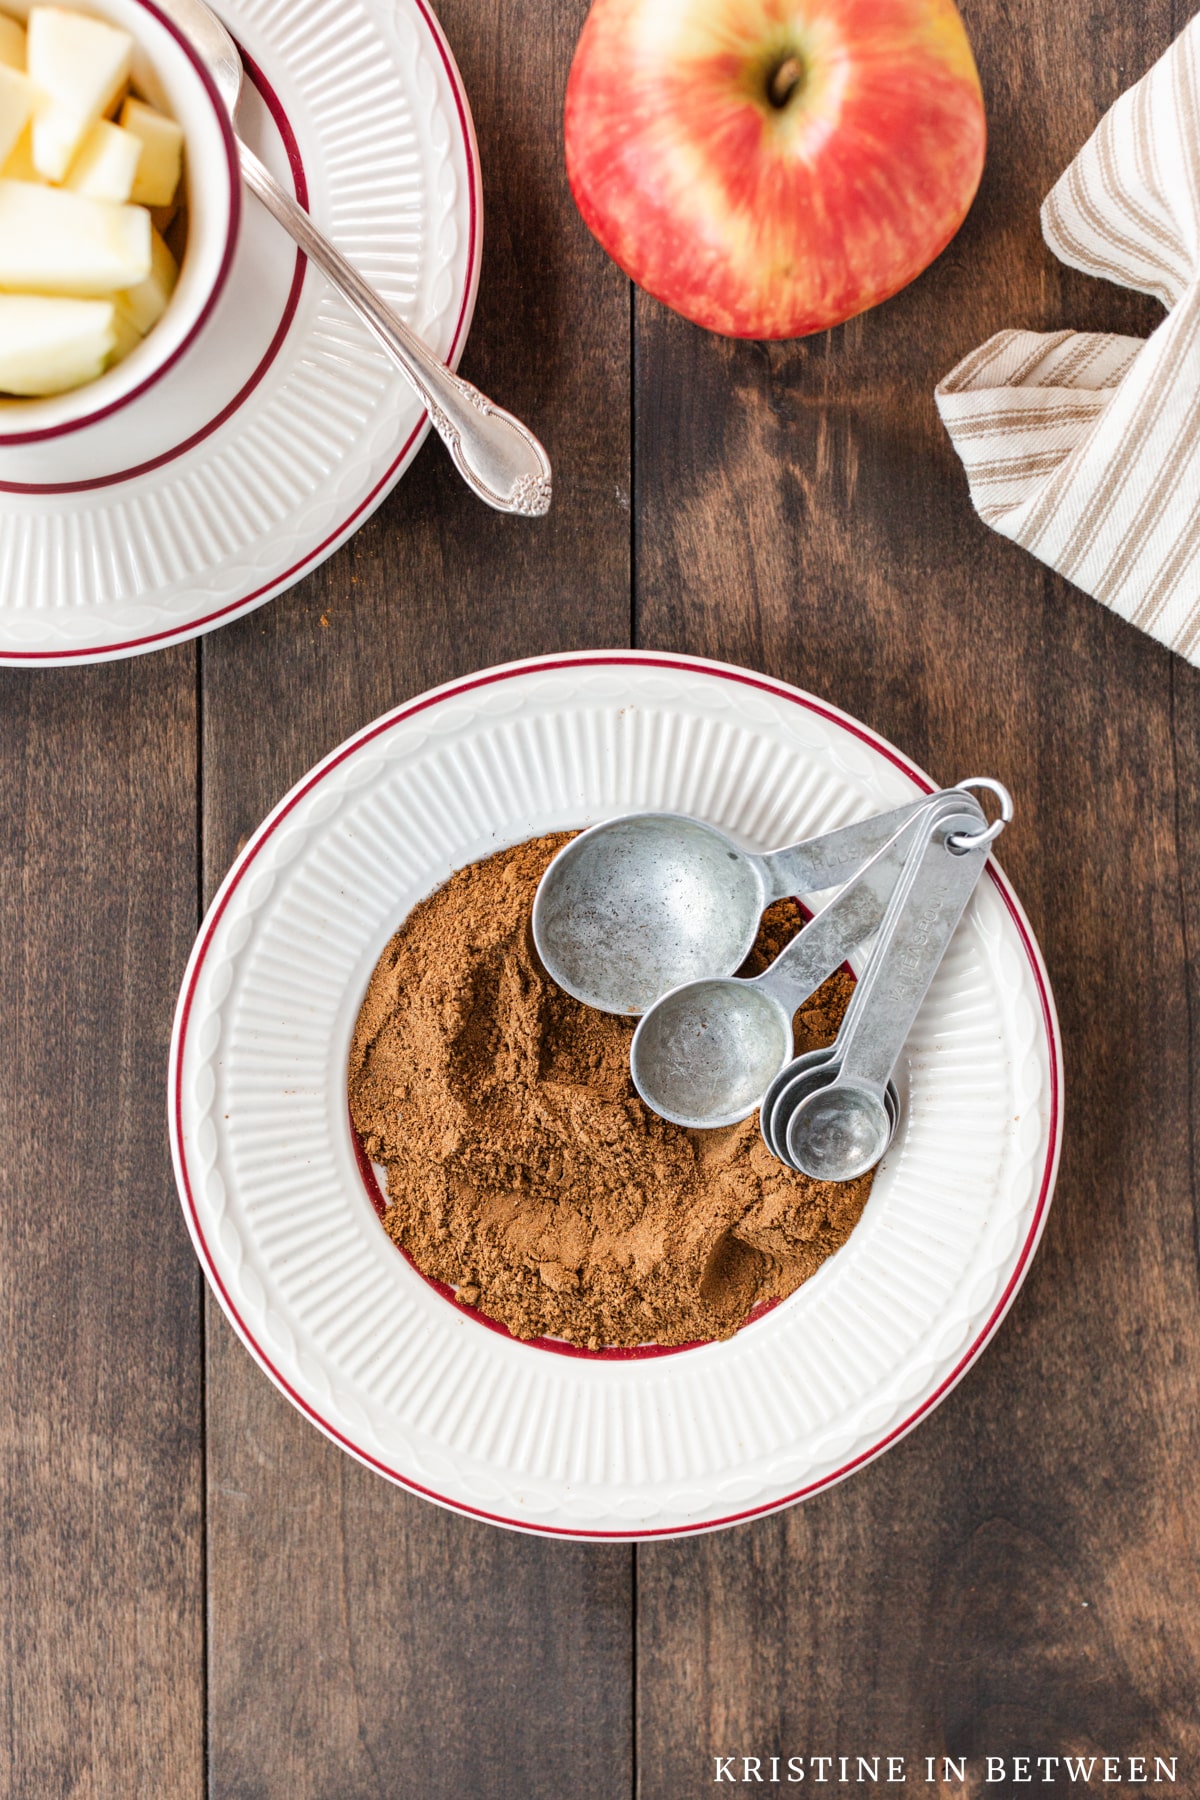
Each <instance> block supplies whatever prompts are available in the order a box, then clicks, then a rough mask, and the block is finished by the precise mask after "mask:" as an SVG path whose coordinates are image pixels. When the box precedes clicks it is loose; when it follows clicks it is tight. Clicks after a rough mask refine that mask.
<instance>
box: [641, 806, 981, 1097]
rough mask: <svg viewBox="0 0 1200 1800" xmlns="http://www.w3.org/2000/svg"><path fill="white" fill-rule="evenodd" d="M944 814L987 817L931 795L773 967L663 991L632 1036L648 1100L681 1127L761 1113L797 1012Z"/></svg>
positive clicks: (968, 819) (873, 926)
mask: <svg viewBox="0 0 1200 1800" xmlns="http://www.w3.org/2000/svg"><path fill="white" fill-rule="evenodd" d="M942 819H949V820H953V821H955V829H957V830H966V831H975V830H978V829H981V828H983V827H984V826H986V823H987V821H986V820H985V819H984V816H983V813H982V811H981V809H980V807H979V806H978V804H977V803H976V802H975V801H974V800H973V799H971V797H970V796H969V795H967V794H963V793H960V792H958V791H956V790H954V789H950V790H948V791H946V792H943V793H940V794H934V795H932V796H928V797H927V798H926V799H925V800H924V802H922V803H921V805H920V806H919V807H918V808H917V809H916V810H915V811H914V813H913V814H912V816H910V818H909V819H908V820H906V821H905V822H903V823H902V824H901V826H900V829H899V830H898V831H897V832H895V833H894V834H893V836H892V837H891V838H890V839H889V840H888V842H887V843H885V844H884V846H883V848H882V849H880V850H879V851H877V852H876V854H875V855H874V856H873V857H872V858H871V860H870V861H869V862H868V863H867V865H866V867H865V868H864V869H863V871H862V873H861V874H860V875H859V876H858V878H857V879H856V880H855V881H852V882H851V883H850V884H849V885H848V886H847V887H845V888H843V889H842V891H841V892H840V893H839V894H838V895H837V897H836V898H835V899H833V900H831V901H830V902H829V905H828V906H826V907H825V908H824V909H823V910H822V911H821V912H819V913H818V914H817V915H816V917H815V918H814V919H811V920H810V921H809V923H808V924H807V925H806V926H805V927H804V929H803V931H801V932H800V933H799V934H798V936H796V937H795V938H793V939H792V942H791V943H790V944H789V945H788V946H787V948H786V949H785V950H784V951H782V952H781V954H780V955H779V956H777V957H776V958H775V961H774V962H773V963H772V964H771V966H770V968H769V969H765V970H764V971H763V973H762V974H761V975H756V976H754V977H753V978H752V979H750V980H740V979H739V978H738V977H737V976H734V975H727V976H715V977H714V976H709V977H706V978H703V979H701V980H698V981H689V982H686V983H684V984H683V985H682V986H681V987H677V988H673V989H672V990H671V991H670V992H669V993H666V994H664V995H663V996H662V997H661V998H660V999H659V1000H657V1001H656V1002H655V1004H654V1005H653V1006H652V1007H651V1008H650V1009H649V1011H648V1012H647V1013H646V1014H645V1015H644V1016H643V1018H642V1020H641V1023H640V1024H639V1025H638V1028H637V1030H636V1031H635V1032H634V1034H633V1042H632V1044H631V1045H630V1049H629V1066H630V1071H631V1073H632V1075H633V1082H634V1086H635V1087H636V1088H637V1091H638V1093H639V1094H640V1095H641V1097H642V1099H643V1100H644V1101H645V1102H646V1104H647V1106H649V1107H650V1108H652V1110H653V1111H654V1112H656V1113H658V1114H659V1115H660V1116H661V1117H662V1118H664V1119H671V1120H673V1121H674V1123H675V1124H677V1125H692V1126H701V1127H705V1128H712V1127H715V1126H718V1125H733V1124H735V1123H736V1122H737V1121H738V1120H739V1119H744V1118H746V1117H747V1116H748V1114H750V1113H752V1112H753V1111H754V1108H755V1107H756V1106H757V1105H758V1103H759V1101H760V1100H761V1099H762V1096H763V1094H764V1093H765V1092H766V1090H767V1088H768V1087H769V1086H770V1084H771V1082H772V1081H773V1080H774V1078H775V1077H776V1075H778V1073H779V1071H780V1070H781V1069H782V1068H783V1067H784V1066H785V1064H786V1063H787V1062H788V1061H789V1060H790V1059H791V1056H792V1052H793V1049H794V1041H793V1037H792V1019H793V1017H794V1015H795V1013H796V1010H797V1008H798V1007H799V1006H800V1005H801V1003H802V1002H803V1001H804V1000H806V999H807V998H808V996H809V995H810V994H812V993H814V992H815V990H816V989H817V988H818V987H820V985H821V983H822V982H823V981H824V980H826V978H827V977H828V976H830V975H832V974H833V971H834V970H835V969H836V968H838V967H839V966H840V964H841V963H842V962H844V961H845V958H846V955H847V953H848V952H849V951H850V950H853V949H854V948H855V946H856V945H858V944H861V943H862V942H863V941H864V940H865V939H866V938H868V937H870V936H872V935H873V934H874V933H875V932H876V931H878V930H879V927H880V925H881V924H882V922H883V920H884V918H885V916H886V915H887V912H888V908H889V903H890V901H891V899H892V895H893V892H894V890H895V887H896V883H897V881H898V880H899V878H900V874H901V871H902V869H903V868H904V864H905V859H906V857H907V856H908V854H909V850H910V845H911V843H912V841H913V838H914V834H916V835H922V834H925V833H927V832H929V831H932V830H934V829H936V826H937V824H938V822H939V821H940V820H942Z"/></svg>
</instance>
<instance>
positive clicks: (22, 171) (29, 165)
mask: <svg viewBox="0 0 1200 1800" xmlns="http://www.w3.org/2000/svg"><path fill="white" fill-rule="evenodd" d="M0 179H2V180H4V181H40V180H41V176H40V175H39V174H38V172H37V170H36V169H35V168H34V166H33V128H32V126H30V125H27V126H26V127H25V129H24V131H23V132H22V133H21V135H20V137H19V138H18V139H17V141H16V143H15V144H14V145H13V147H12V149H11V150H10V151H9V153H8V157H7V159H6V160H5V161H4V162H2V163H0Z"/></svg>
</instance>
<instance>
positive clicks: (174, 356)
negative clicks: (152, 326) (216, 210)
mask: <svg viewBox="0 0 1200 1800" xmlns="http://www.w3.org/2000/svg"><path fill="white" fill-rule="evenodd" d="M136 3H137V5H139V6H140V7H141V8H142V10H143V11H144V12H148V13H149V14H150V16H151V18H153V19H156V20H157V21H158V23H159V24H160V25H161V26H162V28H163V30H164V31H166V32H167V34H168V35H169V36H170V37H173V38H174V39H175V42H176V43H177V44H178V45H179V48H180V49H181V50H182V51H183V53H184V55H185V56H186V57H187V59H188V61H189V62H190V63H191V65H192V67H193V69H194V70H195V71H196V74H197V75H198V76H199V77H200V83H201V86H202V87H203V88H204V91H205V93H206V94H207V96H208V102H209V105H210V106H211V107H212V109H213V112H214V113H215V114H216V119H217V128H218V130H219V131H220V133H221V141H222V144H223V146H224V150H225V169H226V174H227V175H228V178H229V222H228V225H227V226H226V231H225V246H224V249H223V250H222V252H221V262H220V266H219V268H218V269H217V275H216V280H215V281H214V282H213V285H212V287H211V288H210V289H209V292H208V296H207V298H206V299H205V302H204V305H203V306H202V307H201V308H200V311H199V313H198V314H197V316H196V318H195V319H194V320H193V321H192V324H191V328H190V329H189V330H188V332H187V334H186V335H185V336H184V337H183V339H182V340H181V341H180V342H179V343H178V344H176V346H175V348H174V350H172V352H171V354H170V356H168V357H166V358H164V360H163V361H162V362H161V363H159V364H158V365H157V366H156V367H155V368H153V369H151V371H150V373H149V374H148V375H147V376H146V377H145V379H144V380H142V381H140V382H139V383H138V384H137V386H136V387H132V388H130V390H129V392H128V393H127V394H122V395H121V396H120V397H119V398H118V399H116V400H110V401H109V402H108V403H107V405H104V406H97V407H93V409H92V411H91V412H88V413H83V414H82V415H81V416H80V417H79V418H77V419H69V420H67V421H65V422H64V423H63V424H61V425H44V426H43V427H42V429H41V430H40V431H36V430H35V431H12V432H9V431H6V430H4V428H3V426H2V425H0V447H3V448H7V447H8V446H9V445H15V444H39V443H44V442H46V440H47V439H49V438H59V437H66V436H67V435H68V433H70V432H72V431H82V430H83V428H84V427H85V426H87V425H95V424H96V423H97V422H98V421H99V420H100V419H107V418H110V417H111V416H112V414H113V413H116V412H120V410H121V408H122V407H124V406H128V405H129V403H130V401H131V400H137V399H139V398H140V396H141V395H142V394H144V393H145V392H146V391H147V389H148V388H152V387H153V386H154V384H155V382H157V381H161V379H162V377H163V376H164V375H165V374H166V373H167V370H168V369H173V368H174V367H175V364H176V363H177V362H178V361H179V359H180V357H181V356H182V355H183V354H184V352H185V351H186V350H188V349H189V348H190V347H191V345H192V344H194V343H195V341H196V335H197V333H198V332H199V331H201V330H202V329H203V327H204V326H205V325H206V324H207V322H208V320H209V318H210V317H211V316H212V310H213V307H214V306H215V305H216V304H217V301H218V299H219V298H220V295H221V290H222V288H223V287H224V286H225V283H226V281H227V280H228V279H229V271H230V269H231V268H232V267H233V253H234V250H235V249H236V247H237V237H238V227H239V225H240V223H241V217H242V175H241V169H240V167H239V164H238V153H237V143H236V141H235V139H234V135H233V126H232V124H231V122H230V119H229V114H228V113H227V112H226V111H225V108H224V106H223V105H222V102H221V96H220V94H219V93H218V92H217V88H216V83H215V82H214V81H213V78H212V76H211V75H210V74H209V72H208V70H207V69H206V68H205V66H204V64H203V63H202V62H201V60H200V57H199V56H198V55H197V53H196V51H195V50H194V49H193V47H192V43H191V40H190V39H189V38H187V37H185V36H184V34H183V32H182V31H180V29H179V27H178V25H176V24H175V23H174V22H173V21H172V20H171V19H169V18H168V17H167V15H166V13H164V12H162V11H161V10H160V9H159V8H158V7H157V6H156V5H155V4H154V0H136ZM103 379H104V378H103V376H101V377H100V378H99V380H98V381H97V383H96V385H97V387H99V386H100V385H101V384H102V382H103Z"/></svg>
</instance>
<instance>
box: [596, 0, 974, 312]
mask: <svg viewBox="0 0 1200 1800" xmlns="http://www.w3.org/2000/svg"><path fill="white" fill-rule="evenodd" d="M565 130H566V151H567V173H568V176H569V178H570V182H571V188H572V191H573V193H574V195H575V200H576V203H577V204H578V206H579V210H580V212H581V213H582V214H583V217H584V220H585V222H586V223H587V225H588V226H589V228H590V229H591V231H592V232H593V233H594V234H595V236H596V237H597V238H598V239H599V241H600V243H601V244H602V245H603V246H604V248H605V249H606V250H607V251H608V253H609V255H610V256H611V257H612V258H613V259H614V260H615V261H616V262H618V263H619V264H620V266H621V267H622V268H623V269H624V270H625V271H626V273H627V274H629V275H631V276H632V277H633V279H634V281H636V282H637V283H638V285H639V287H643V288H645V289H646V291H647V292H648V293H651V294H653V295H655V296H656V298H657V299H659V300H662V301H664V302H665V303H666V305H668V306H671V307H674V309H675V310H676V312H681V313H682V314H683V315H684V317H685V318H688V319H694V320H695V321H696V323H697V324H698V325H705V326H707V327H708V328H709V330H711V331H720V332H724V333H725V334H726V335H727V336H729V337H748V338H786V337H801V336H803V335H804V334H805V333H806V332H810V331H824V330H825V329H826V328H827V327H828V326H830V325H837V324H840V323H841V321H842V320H843V319H848V318H851V317H852V316H853V315H854V314H855V313H860V312H863V311H865V309H866V308H867V307H868V306H875V305H877V304H878V303H879V301H881V300H886V299H887V298H888V296H889V295H890V294H894V293H896V292H897V290H898V289H900V288H902V287H904V286H905V284H906V283H907V282H910V281H911V280H912V279H913V277H914V276H916V275H919V274H920V272H921V270H922V269H924V268H925V267H926V266H927V265H928V264H929V263H931V262H932V261H933V259H934V257H935V256H937V255H938V253H939V251H941V250H943V249H944V248H945V246H946V245H947V244H948V243H949V241H950V239H951V238H952V237H953V236H954V233H955V232H956V231H957V230H958V227H959V226H960V225H961V223H962V221H963V218H964V216H965V215H966V211H967V208H968V207H969V206H970V204H971V201H972V199H973V197H974V194H975V190H976V188H977V187H978V185H979V177H980V173H981V171H982V169H983V153H984V140H985V123H984V112H983V96H982V94H981V92H980V87H979V76H978V74H977V72H976V69H975V61H974V58H973V57H972V55H971V46H970V44H969V43H968V42H967V34H966V32H965V30H964V29H963V23H962V20H961V19H960V18H959V15H958V13H957V11H956V10H955V8H954V6H953V4H952V0H595V4H594V5H593V7H592V10H591V12H590V13H589V14H588V18H587V21H586V23H585V25H584V28H583V32H582V35H581V36H580V39H579V45H578V48H577V50H576V52H575V60H574V63H573V64H572V67H571V75H570V80H569V81H568V83H567V100H566V117H565Z"/></svg>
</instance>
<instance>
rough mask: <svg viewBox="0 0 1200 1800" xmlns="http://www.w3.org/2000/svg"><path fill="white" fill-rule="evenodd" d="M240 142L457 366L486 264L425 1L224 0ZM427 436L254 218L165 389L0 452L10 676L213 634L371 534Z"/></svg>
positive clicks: (326, 298)
mask: <svg viewBox="0 0 1200 1800" xmlns="http://www.w3.org/2000/svg"><path fill="white" fill-rule="evenodd" d="M220 11H221V13H222V16H223V17H224V19H225V21H226V23H227V24H228V25H229V27H230V29H231V30H232V31H233V32H234V34H235V36H236V37H237V38H238V40H239V42H240V44H241V45H242V47H243V50H244V52H245V56H246V62H247V74H248V80H247V83H246V97H245V101H244V104H243V110H242V115H241V124H242V127H243V130H244V133H245V136H246V137H247V138H248V140H249V141H250V143H251V144H252V145H253V147H254V148H255V149H257V150H258V152H259V154H260V155H261V156H263V158H264V159H265V160H266V161H267V162H268V163H269V164H270V165H271V167H272V168H273V169H274V172H275V173H276V174H277V175H278V176H279V177H280V178H281V179H282V180H283V181H285V182H290V184H291V186H292V189H293V191H295V192H297V193H298V194H299V195H300V197H301V198H302V199H304V200H305V202H306V204H308V205H309V206H310V208H311V210H312V212H313V213H314V215H315V216H316V218H317V219H318V221H319V222H320V223H321V224H322V225H323V226H324V228H325V229H326V230H327V231H328V232H329V235H330V236H331V237H332V238H333V239H334V241H335V242H336V243H337V244H338V246H339V248H340V249H342V250H343V251H344V252H345V253H346V254H347V255H348V256H349V257H350V259H351V260H352V261H353V262H355V263H356V264H357V265H358V267H359V268H361V269H362V270H363V271H364V273H365V274H366V275H367V276H368V277H369V278H370V279H371V280H372V281H373V282H374V283H375V285H376V286H377V287H378V288H379V289H380V290H381V291H382V292H383V293H384V294H385V295H386V296H387V298H388V299H389V300H390V301H391V302H392V303H393V305H395V306H396V307H397V309H398V310H399V311H400V312H401V313H402V314H403V315H404V317H405V318H406V319H407V320H408V321H409V323H410V324H411V325H413V326H414V328H415V329H416V330H417V331H418V332H419V333H420V335H421V336H422V337H423V338H424V339H425V341H426V342H427V343H428V344H430V345H431V346H432V347H433V348H434V349H435V350H436V351H437V352H438V354H439V355H440V356H442V357H443V358H445V359H446V360H448V361H449V362H451V363H452V364H457V361H458V358H459V356H460V354H461V352H462V347H463V344H464V341H465V339H466V334H467V330H468V327H469V325H470V321H471V313H472V310H473V307H474V303H475V290H476V285H477V282H478V277H479V258H480V249H481V214H480V189H479V160H478V153H477V150H476V145H475V135H474V130H473V127H472V124H471V117H470V112H469V110H468V107H467V101H466V95H465V93H464V92H463V87H462V81H461V78H460V76H459V74H458V71H457V69H456V68H455V65H454V61H453V58H452V57H451V54H450V51H449V49H448V48H447V46H446V42H445V39H444V38H443V36H442V33H441V31H440V29H439V27H438V24H437V21H436V20H435V18H434V16H433V14H432V12H431V10H430V8H429V6H428V5H427V3H426V0H339V4H338V6H337V7H336V8H334V9H332V10H331V9H330V7H329V6H327V5H326V4H325V3H324V0H289V4H288V6H287V7H285V8H280V7H278V6H276V5H275V4H274V3H273V0H222V4H221V6H220ZM427 430H428V420H427V418H426V417H425V414H424V412H423V410H422V408H421V406H420V403H419V402H418V401H417V400H416V398H415V396H414V395H413V393H412V390H411V389H410V388H409V386H408V384H407V383H406V382H405V380H404V378H403V377H402V376H401V375H400V374H399V372H398V371H397V370H395V369H394V368H393V367H392V365H391V364H389V363H388V362H387V360H386V359H385V358H384V356H383V355H382V353H381V352H380V351H378V350H377V349H376V347H375V346H374V344H373V341H372V339H371V338H370V336H369V334H368V333H367V331H366V330H365V328H364V327H363V326H361V325H360V324H359V323H358V322H357V320H356V319H354V317H353V315H352V314H351V313H350V311H349V309H348V308H347V307H346V306H345V304H344V303H343V302H342V301H341V300H339V299H338V297H337V296H336V295H335V294H334V293H333V292H332V290H331V289H330V288H329V287H328V286H327V285H326V283H325V282H323V281H322V280H320V279H319V278H318V277H317V275H316V274H315V273H314V272H312V271H308V272H307V274H306V272H305V269H304V264H303V259H302V258H301V257H299V255H298V254H297V252H296V250H295V248H294V246H293V245H292V243H291V240H290V239H289V238H287V237H286V236H285V234H284V233H283V231H282V230H281V229H280V227H279V226H278V225H276V224H275V222H274V221H273V220H272V219H270V218H269V217H268V215H267V214H266V213H265V212H264V211H263V209H262V208H261V207H260V206H258V205H257V203H256V202H255V201H253V200H250V199H246V201H245V202H244V205H243V209H242V228H241V235H240V239H239V243H238V249H237V254H236V258H235V262H234V266H233V269H232V271H231V274H230V277H229V280H228V282H227V283H226V286H225V290H224V292H223V293H222V295H221V298H220V300H219V301H218V304H217V307H216V310H215V311H214V314H213V317H212V318H211V319H210V320H209V322H208V324H207V325H206V327H205V329H204V331H203V332H202V333H201V335H200V337H199V339H198V340H197V342H196V343H195V344H194V345H193V346H192V348H191V349H190V350H189V351H188V352H187V354H186V355H185V356H184V357H183V358H182V360H181V361H180V362H179V363H177V364H176V365H175V366H174V367H173V368H172V369H171V370H170V371H169V372H168V373H166V374H165V375H164V376H163V378H162V379H161V380H160V381H159V382H157V383H156V384H155V385H154V386H153V387H151V388H150V389H148V390H147V391H146V392H145V393H144V394H142V395H140V396H139V397H138V398H137V399H134V400H132V401H131V402H130V403H129V404H128V405H127V406H123V407H121V408H120V409H119V410H118V411H116V412H114V413H113V414H112V415H111V416H110V417H108V418H106V419H103V420H101V421H100V422H99V423H97V424H96V425H93V426H91V427H88V428H85V429H84V430H81V431H77V432H72V433H70V434H69V435H66V436H61V437H57V438H55V439H53V440H52V441H49V442H42V443H36V444H27V445H23V446H19V447H9V448H6V449H2V450H0V664H10V665H16V666H22V665H24V666H29V665H34V666H37V665H53V664H61V663H72V662H102V661H107V660H109V659H112V658H115V657H122V656H131V655H135V654H137V653H138V652H141V651H147V650H155V649H160V648H162V647H163V646H164V645H166V644H171V643H178V642H179V641H180V640H182V639H184V638H189V637H195V636H197V635H199V634H200V633H201V632H205V631H211V630H213V629H214V628H215V627H216V626H218V625H222V624H224V623H225V622H226V621H227V620H230V619H233V618H236V617H238V616H239V615H240V614H242V613H244V612H248V611H249V610H251V609H252V608H253V607H255V606H260V605H262V604H263V602H264V601H267V600H269V599H271V598H272V597H273V596H274V595H275V594H278V593H280V592H282V591H283V589H285V588H287V587H290V586H291V584H292V583H293V582H295V581H297V580H299V578H300V577H301V576H302V575H305V574H307V573H308V572H309V571H310V570H311V569H313V568H315V567H316V566H317V564H318V563H320V562H321V561H323V560H324V558H325V557H326V556H328V555H330V554H331V553H332V552H333V551H334V550H335V549H336V548H337V547H338V545H339V544H341V543H343V542H344V541H345V540H346V538H347V537H349V536H350V534H351V533H352V532H353V531H354V530H356V529H357V527H358V526H359V525H361V524H362V523H363V521H364V519H366V518H367V517H368V516H369V515H370V513H371V512H372V511H373V510H374V509H375V507H376V506H378V505H379V503H380V502H381V501H382V500H383V499H384V497H385V496H386V495H387V494H388V493H389V492H390V491H391V489H392V488H393V487H394V486H395V484H396V482H397V481H398V480H399V479H400V477H401V476H402V475H403V473H404V471H405V469H406V468H407V467H408V465H409V463H410V462H411V461H412V459H413V457H414V456H415V455H416V452H417V450H418V448H419V447H420V444H421V441H422V439H423V437H424V435H425V432H426V431H427Z"/></svg>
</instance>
